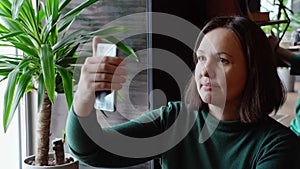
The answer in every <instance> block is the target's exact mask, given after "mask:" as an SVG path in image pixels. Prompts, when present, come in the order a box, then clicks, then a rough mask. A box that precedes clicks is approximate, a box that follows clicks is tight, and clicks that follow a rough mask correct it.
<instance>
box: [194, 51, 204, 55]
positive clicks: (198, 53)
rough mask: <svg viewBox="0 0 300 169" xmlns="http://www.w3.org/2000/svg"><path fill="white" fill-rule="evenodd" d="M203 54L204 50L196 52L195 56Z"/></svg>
mask: <svg viewBox="0 0 300 169" xmlns="http://www.w3.org/2000/svg"><path fill="white" fill-rule="evenodd" d="M203 53H205V51H204V50H197V51H196V54H197V55H200V54H203Z"/></svg>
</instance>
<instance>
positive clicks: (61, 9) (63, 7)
mask: <svg viewBox="0 0 300 169" xmlns="http://www.w3.org/2000/svg"><path fill="white" fill-rule="evenodd" d="M70 2H71V0H63V1H62V2H61V3H60V5H59V8H58V11H59V12H61V11H63V10H64V9H65V7H66V6H67V5H68V4H69V3H70Z"/></svg>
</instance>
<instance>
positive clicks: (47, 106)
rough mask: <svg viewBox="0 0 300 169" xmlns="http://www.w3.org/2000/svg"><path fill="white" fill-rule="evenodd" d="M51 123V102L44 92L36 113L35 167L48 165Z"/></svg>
mask: <svg viewBox="0 0 300 169" xmlns="http://www.w3.org/2000/svg"><path fill="white" fill-rule="evenodd" d="M50 121H51V102H50V99H49V97H48V94H47V93H46V92H45V95H44V101H43V105H42V107H41V110H40V112H39V113H38V123H37V151H36V157H35V165H39V166H43V165H48V153H49V138H50Z"/></svg>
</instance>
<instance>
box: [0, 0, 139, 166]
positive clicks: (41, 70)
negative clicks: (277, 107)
mask: <svg viewBox="0 0 300 169" xmlns="http://www.w3.org/2000/svg"><path fill="white" fill-rule="evenodd" d="M70 2H71V0H36V2H35V3H33V2H32V0H1V1H0V41H1V42H0V45H1V46H12V47H15V48H17V49H18V50H21V51H22V52H23V55H22V56H0V77H1V79H0V82H1V81H3V80H5V79H7V81H8V85H7V88H6V90H5V99H4V100H5V101H4V108H3V113H4V114H3V117H4V118H3V125H4V131H6V130H7V129H8V126H9V124H10V122H11V120H12V118H13V115H14V112H15V110H16V108H17V107H18V105H19V102H20V100H21V98H22V97H23V96H24V94H25V93H27V92H29V91H32V90H37V91H38V92H37V93H38V104H37V105H38V110H39V113H38V115H39V119H38V125H37V126H38V130H37V131H38V133H37V140H38V141H37V144H38V145H37V150H36V154H35V158H34V159H35V161H34V162H33V165H35V166H47V165H49V163H48V153H49V141H50V140H49V134H50V118H51V105H52V104H53V103H54V97H55V93H56V91H57V90H58V87H57V86H63V92H64V93H65V96H66V100H67V104H68V107H69V108H70V107H71V104H72V99H73V80H74V78H73V71H74V69H73V68H74V64H75V63H76V60H77V58H78V56H77V55H76V51H77V49H78V47H79V45H81V44H84V43H88V42H91V40H92V38H93V36H95V35H99V36H101V37H102V39H103V40H104V41H107V42H111V43H115V44H117V46H118V47H119V48H120V49H121V50H122V51H123V52H125V53H126V54H128V55H130V56H132V57H135V59H136V57H137V56H136V55H135V53H134V52H133V50H132V49H131V48H130V47H128V46H126V45H124V44H123V43H122V42H120V41H118V40H117V39H116V38H114V37H113V36H112V35H113V34H115V33H118V32H124V31H127V28H125V27H121V26H118V27H110V28H106V29H100V30H97V31H94V32H86V31H84V30H78V31H73V32H70V30H69V28H70V26H71V24H72V22H73V21H74V20H75V18H76V16H78V15H79V14H80V13H81V11H82V10H84V9H85V8H87V7H88V6H90V5H92V4H94V3H95V2H97V0H85V1H84V2H83V3H81V4H80V5H79V6H77V7H76V8H74V9H72V10H70V11H66V7H67V5H68V4H69V3H70ZM59 142H60V141H57V142H56V143H59ZM55 149H56V150H58V149H60V148H59V146H58V147H56V148H55ZM60 161H62V162H63V163H64V162H65V161H66V160H64V159H62V160H60Z"/></svg>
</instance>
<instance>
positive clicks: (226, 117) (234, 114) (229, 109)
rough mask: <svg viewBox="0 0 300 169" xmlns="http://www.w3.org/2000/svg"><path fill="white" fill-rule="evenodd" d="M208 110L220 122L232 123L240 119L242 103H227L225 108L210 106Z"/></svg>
mask: <svg viewBox="0 0 300 169" xmlns="http://www.w3.org/2000/svg"><path fill="white" fill-rule="evenodd" d="M208 108H209V113H210V114H211V115H212V116H214V117H215V118H217V119H219V120H223V121H232V120H238V119H240V113H239V108H240V102H238V103H237V102H226V103H225V106H216V105H212V104H209V105H208Z"/></svg>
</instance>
